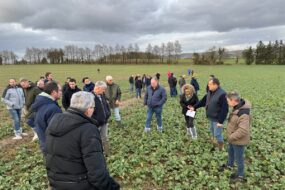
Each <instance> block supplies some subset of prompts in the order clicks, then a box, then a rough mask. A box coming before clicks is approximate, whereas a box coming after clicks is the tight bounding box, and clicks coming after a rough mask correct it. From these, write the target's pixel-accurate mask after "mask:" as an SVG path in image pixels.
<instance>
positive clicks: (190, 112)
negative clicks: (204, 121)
mask: <svg viewBox="0 0 285 190" xmlns="http://www.w3.org/2000/svg"><path fill="white" fill-rule="evenodd" d="M195 114H196V112H195V111H191V110H188V111H187V112H186V115H187V116H189V117H193V118H194V117H195Z"/></svg>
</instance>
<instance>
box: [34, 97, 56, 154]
mask: <svg viewBox="0 0 285 190" xmlns="http://www.w3.org/2000/svg"><path fill="white" fill-rule="evenodd" d="M31 111H32V112H35V118H34V125H35V130H36V132H37V134H38V137H39V141H40V148H41V150H42V152H43V153H44V154H45V131H46V129H47V127H48V124H49V122H50V121H51V119H52V117H53V116H54V114H56V113H61V112H62V111H61V109H60V107H59V105H58V104H57V102H56V101H54V100H53V99H52V97H51V96H50V95H48V94H47V93H45V92H42V93H41V94H39V95H38V96H37V97H36V100H35V102H34V103H33V104H32V106H31Z"/></svg>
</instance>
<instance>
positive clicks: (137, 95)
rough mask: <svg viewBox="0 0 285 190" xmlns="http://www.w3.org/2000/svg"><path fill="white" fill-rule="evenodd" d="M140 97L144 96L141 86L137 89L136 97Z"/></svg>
mask: <svg viewBox="0 0 285 190" xmlns="http://www.w3.org/2000/svg"><path fill="white" fill-rule="evenodd" d="M138 97H140V98H141V97H142V89H140V88H137V89H136V98H138Z"/></svg>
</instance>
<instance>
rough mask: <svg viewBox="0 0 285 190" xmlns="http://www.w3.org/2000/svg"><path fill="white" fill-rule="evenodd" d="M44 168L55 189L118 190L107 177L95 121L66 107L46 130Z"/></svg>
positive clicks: (108, 175)
mask: <svg viewBox="0 0 285 190" xmlns="http://www.w3.org/2000/svg"><path fill="white" fill-rule="evenodd" d="M46 147H47V148H46V169H47V175H48V179H49V182H50V185H51V187H52V188H54V189H68V190H97V189H98V190H99V189H100V190H101V189H102V190H117V189H120V185H119V184H118V183H117V182H116V181H115V180H114V179H113V178H112V177H110V174H109V172H108V169H107V165H106V161H105V158H104V154H103V148H102V141H101V137H100V132H99V130H98V128H97V127H96V122H95V121H94V120H92V119H91V118H88V117H87V116H85V115H84V113H83V112H81V111H79V110H77V109H74V108H69V109H68V110H67V111H66V112H65V113H59V114H56V115H55V116H54V117H53V119H52V120H51V122H50V123H49V126H48V128H47V131H46Z"/></svg>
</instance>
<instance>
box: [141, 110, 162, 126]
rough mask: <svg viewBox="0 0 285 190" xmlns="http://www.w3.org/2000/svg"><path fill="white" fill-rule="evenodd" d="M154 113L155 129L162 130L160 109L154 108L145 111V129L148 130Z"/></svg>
mask: <svg viewBox="0 0 285 190" xmlns="http://www.w3.org/2000/svg"><path fill="white" fill-rule="evenodd" d="M153 113H155V116H156V121H157V127H158V128H160V129H161V128H162V117H161V114H162V107H155V108H150V107H149V108H148V109H147V118H146V124H145V128H150V124H151V120H152V115H153Z"/></svg>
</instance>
